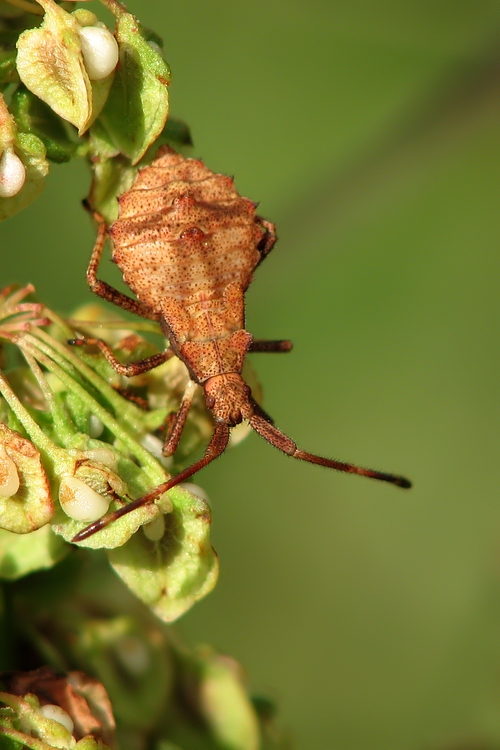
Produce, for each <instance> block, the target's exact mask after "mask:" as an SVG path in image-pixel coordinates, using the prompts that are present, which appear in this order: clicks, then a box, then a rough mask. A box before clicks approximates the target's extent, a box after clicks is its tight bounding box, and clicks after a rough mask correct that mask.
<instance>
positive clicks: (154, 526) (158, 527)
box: [142, 513, 165, 542]
mask: <svg viewBox="0 0 500 750" xmlns="http://www.w3.org/2000/svg"><path fill="white" fill-rule="evenodd" d="M142 531H143V533H144V536H145V537H146V539H149V541H150V542H159V541H160V539H161V538H162V537H163V534H164V533H165V516H164V515H163V513H161V514H160V515H158V516H156V518H153V520H152V521H150V522H149V523H145V524H144V526H143V527H142Z"/></svg>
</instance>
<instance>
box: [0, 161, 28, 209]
mask: <svg viewBox="0 0 500 750" xmlns="http://www.w3.org/2000/svg"><path fill="white" fill-rule="evenodd" d="M25 179H26V169H25V167H24V164H23V163H22V161H21V159H20V158H19V156H17V154H15V153H14V151H12V149H5V151H4V152H3V154H2V156H0V198H12V196H13V195H17V194H18V193H19V191H20V190H21V188H22V186H23V185H24V181H25Z"/></svg>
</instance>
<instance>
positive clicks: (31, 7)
mask: <svg viewBox="0 0 500 750" xmlns="http://www.w3.org/2000/svg"><path fill="white" fill-rule="evenodd" d="M7 2H8V3H9V5H13V6H14V7H15V8H21V10H24V11H26V13H34V14H35V15H36V16H43V14H44V11H43V9H42V8H40V7H39V6H38V5H35V3H30V2H29V0H7Z"/></svg>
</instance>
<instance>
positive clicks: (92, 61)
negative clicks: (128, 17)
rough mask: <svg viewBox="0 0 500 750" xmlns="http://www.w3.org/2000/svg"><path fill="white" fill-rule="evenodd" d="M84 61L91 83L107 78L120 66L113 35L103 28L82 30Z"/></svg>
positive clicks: (88, 27) (91, 27) (89, 27)
mask: <svg viewBox="0 0 500 750" xmlns="http://www.w3.org/2000/svg"><path fill="white" fill-rule="evenodd" d="M80 42H81V45H82V55H83V61H84V63H85V68H86V70H87V73H88V76H89V78H90V80H91V81H100V80H102V79H103V78H107V76H109V74H110V73H112V72H113V70H114V69H115V68H116V66H117V64H118V44H117V42H116V39H115V38H114V36H113V34H112V33H111V32H110V31H109V29H107V28H103V27H101V26H84V27H83V28H81V29H80Z"/></svg>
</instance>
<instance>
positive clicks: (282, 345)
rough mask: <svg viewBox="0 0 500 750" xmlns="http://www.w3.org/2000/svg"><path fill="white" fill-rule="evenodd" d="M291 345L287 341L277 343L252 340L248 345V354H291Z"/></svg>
mask: <svg viewBox="0 0 500 750" xmlns="http://www.w3.org/2000/svg"><path fill="white" fill-rule="evenodd" d="M292 348H293V344H292V342H291V341H288V339H283V340H279V341H265V340H263V339H254V340H253V341H252V343H251V344H250V348H249V350H248V351H249V352H291V351H292Z"/></svg>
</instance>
